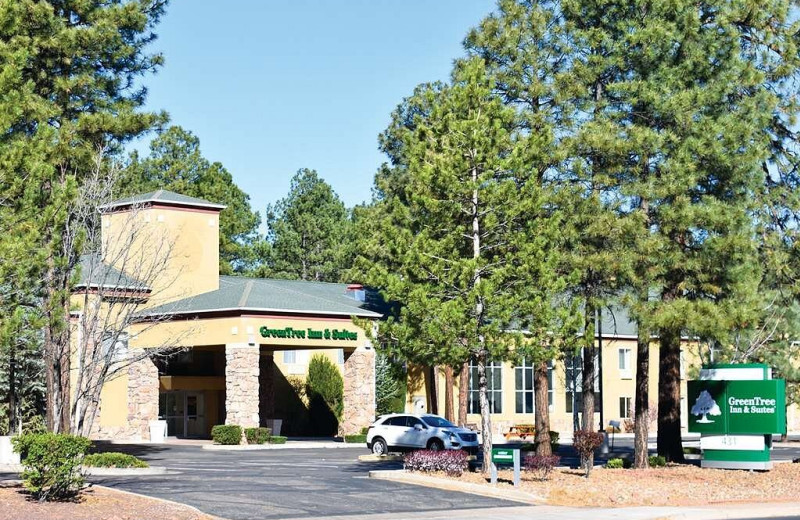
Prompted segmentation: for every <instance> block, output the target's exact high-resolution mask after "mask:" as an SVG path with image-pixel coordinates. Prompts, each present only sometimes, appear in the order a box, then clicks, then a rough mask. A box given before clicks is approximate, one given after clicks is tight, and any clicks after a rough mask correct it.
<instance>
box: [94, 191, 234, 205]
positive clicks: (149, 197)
mask: <svg viewBox="0 0 800 520" xmlns="http://www.w3.org/2000/svg"><path fill="white" fill-rule="evenodd" d="M154 202H157V203H161V204H168V205H173V206H186V207H194V208H209V209H220V210H222V209H225V208H226V207H227V206H225V205H224V204H215V203H214V202H209V201H207V200H203V199H198V198H195V197H189V196H188V195H181V194H180V193H175V192H174V191H168V190H156V191H151V192H150V193H142V194H141V195H134V196H132V197H126V198H124V199H119V200H115V201H113V202H109V203H108V204H105V205H103V206H100V209H101V210H104V209H113V208H118V207H123V206H132V205H134V204H152V203H154Z"/></svg>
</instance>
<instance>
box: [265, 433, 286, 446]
mask: <svg viewBox="0 0 800 520" xmlns="http://www.w3.org/2000/svg"><path fill="white" fill-rule="evenodd" d="M269 443H270V444H286V437H282V436H280V435H271V436H270V438H269Z"/></svg>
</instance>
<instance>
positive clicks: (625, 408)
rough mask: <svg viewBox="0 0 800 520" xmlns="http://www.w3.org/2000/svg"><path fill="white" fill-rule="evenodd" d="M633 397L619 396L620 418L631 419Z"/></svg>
mask: <svg viewBox="0 0 800 520" xmlns="http://www.w3.org/2000/svg"><path fill="white" fill-rule="evenodd" d="M632 402H633V399H631V398H630V397H620V398H619V418H620V419H630V418H631V417H632V414H631V410H632V405H631V403H632Z"/></svg>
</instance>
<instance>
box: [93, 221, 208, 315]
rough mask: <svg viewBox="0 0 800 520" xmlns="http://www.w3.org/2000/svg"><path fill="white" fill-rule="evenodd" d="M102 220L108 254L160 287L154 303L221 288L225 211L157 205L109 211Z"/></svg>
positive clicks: (130, 272) (120, 265)
mask: <svg viewBox="0 0 800 520" xmlns="http://www.w3.org/2000/svg"><path fill="white" fill-rule="evenodd" d="M102 226H103V246H104V251H103V257H104V260H105V261H106V262H107V263H110V264H111V265H113V266H114V267H116V268H117V269H119V270H120V271H122V272H124V273H126V274H128V275H130V276H132V277H134V278H137V279H140V280H142V281H144V282H146V283H147V284H148V285H150V286H151V287H152V288H153V289H154V290H153V293H152V295H151V298H150V300H149V301H148V303H147V305H148V306H151V307H152V306H156V305H161V304H163V303H166V302H170V301H174V300H178V299H181V298H186V297H188V296H193V295H195V294H201V293H205V292H209V291H213V290H216V289H218V288H219V212H217V211H208V210H201V209H183V208H172V207H167V206H157V205H156V206H153V207H147V208H136V209H132V210H125V211H115V212H112V213H105V214H103V216H102ZM154 263H156V264H158V265H160V266H163V267H165V269H158V270H157V271H158V272H157V273H156V272H154V270H153V265H154ZM143 275H144V276H143Z"/></svg>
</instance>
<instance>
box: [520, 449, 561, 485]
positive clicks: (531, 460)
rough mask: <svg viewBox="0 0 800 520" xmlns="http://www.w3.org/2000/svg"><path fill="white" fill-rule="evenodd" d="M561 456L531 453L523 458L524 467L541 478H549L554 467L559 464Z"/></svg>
mask: <svg viewBox="0 0 800 520" xmlns="http://www.w3.org/2000/svg"><path fill="white" fill-rule="evenodd" d="M560 461H561V457H559V456H558V455H537V454H535V453H531V454H529V455H526V456H525V458H524V459H523V461H522V462H523V467H524V468H525V470H526V471H530V472H531V473H533V474H534V475H535V476H536V478H537V479H539V480H547V478H548V477H549V476H550V473H551V472H552V471H553V468H555V467H556V466H558V463H559V462H560Z"/></svg>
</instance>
